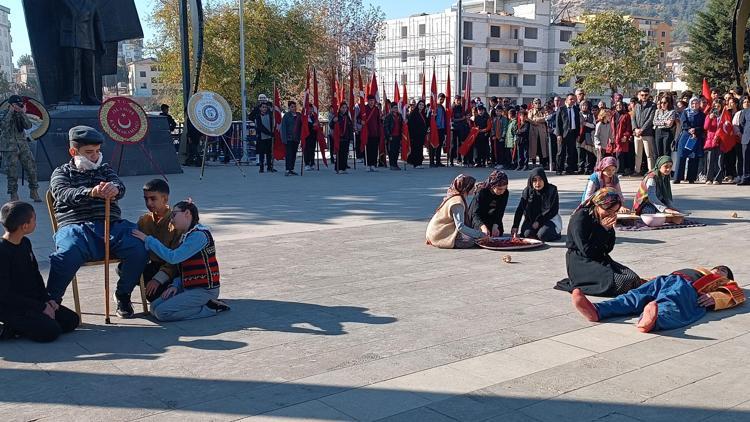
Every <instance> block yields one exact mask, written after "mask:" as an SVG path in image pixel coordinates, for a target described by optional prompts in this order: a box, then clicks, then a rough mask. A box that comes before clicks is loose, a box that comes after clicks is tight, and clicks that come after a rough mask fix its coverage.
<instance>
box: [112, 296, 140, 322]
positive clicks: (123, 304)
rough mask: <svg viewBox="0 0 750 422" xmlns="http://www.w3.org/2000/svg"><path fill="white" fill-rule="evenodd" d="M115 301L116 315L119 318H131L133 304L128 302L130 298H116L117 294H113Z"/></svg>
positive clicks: (133, 313)
mask: <svg viewBox="0 0 750 422" xmlns="http://www.w3.org/2000/svg"><path fill="white" fill-rule="evenodd" d="M115 301H116V302H117V315H119V316H120V318H122V319H130V318H133V315H135V311H134V310H133V302H131V301H130V296H128V297H124V296H123V297H118V296H117V294H115Z"/></svg>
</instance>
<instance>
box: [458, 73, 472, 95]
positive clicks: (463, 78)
mask: <svg viewBox="0 0 750 422" xmlns="http://www.w3.org/2000/svg"><path fill="white" fill-rule="evenodd" d="M471 79H474V78H471ZM471 79H470V80H469V91H471ZM464 89H466V72H461V90H464Z"/></svg>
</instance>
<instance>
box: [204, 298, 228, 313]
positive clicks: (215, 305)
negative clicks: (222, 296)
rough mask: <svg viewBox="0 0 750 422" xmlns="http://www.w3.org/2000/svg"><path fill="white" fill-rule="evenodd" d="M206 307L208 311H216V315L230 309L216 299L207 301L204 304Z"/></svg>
mask: <svg viewBox="0 0 750 422" xmlns="http://www.w3.org/2000/svg"><path fill="white" fill-rule="evenodd" d="M206 307H207V308H208V309H213V310H214V311H216V313H221V312H224V311H228V310H230V309H232V308H230V307H229V305H227V304H226V303H224V302H222V301H220V300H218V299H211V300H209V301H208V302H206Z"/></svg>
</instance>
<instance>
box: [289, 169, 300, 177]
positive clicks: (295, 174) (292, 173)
mask: <svg viewBox="0 0 750 422" xmlns="http://www.w3.org/2000/svg"><path fill="white" fill-rule="evenodd" d="M289 174H290V175H292V176H299V174H297V172H296V171H294V170H289Z"/></svg>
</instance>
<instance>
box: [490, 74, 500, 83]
mask: <svg viewBox="0 0 750 422" xmlns="http://www.w3.org/2000/svg"><path fill="white" fill-rule="evenodd" d="M490 86H500V74H499V73H490Z"/></svg>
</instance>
